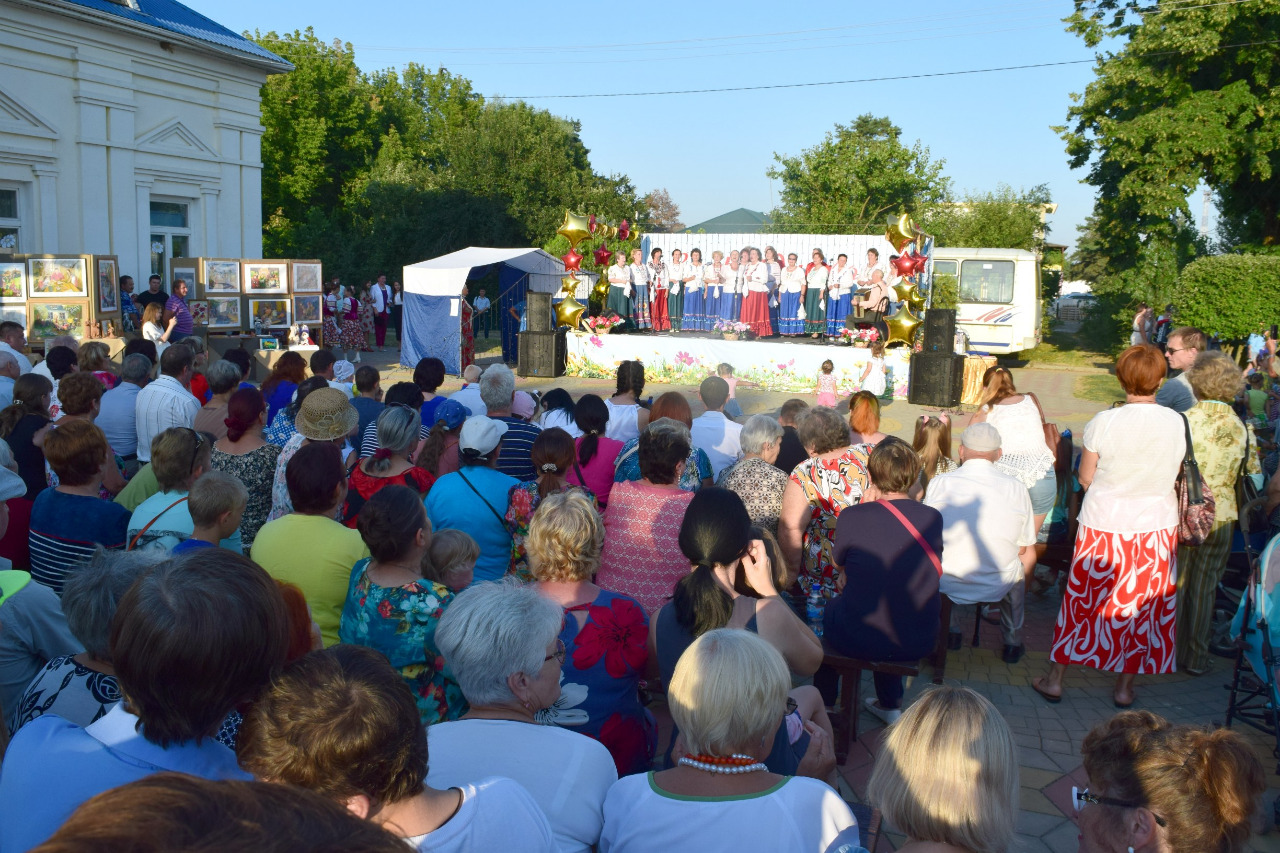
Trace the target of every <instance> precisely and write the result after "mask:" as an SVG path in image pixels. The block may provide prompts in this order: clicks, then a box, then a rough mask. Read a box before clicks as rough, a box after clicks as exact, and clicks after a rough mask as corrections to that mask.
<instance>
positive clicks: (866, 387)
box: [861, 341, 885, 397]
mask: <svg viewBox="0 0 1280 853" xmlns="http://www.w3.org/2000/svg"><path fill="white" fill-rule="evenodd" d="M861 382H862V390H863V391H870V392H871V393H872V394H875V395H876V396H877V397H883V396H884V389H885V375H884V344H882V343H881V342H880V341H873V342H872V344H871V360H870V361H868V362H867V366H866V367H864V368H863V369H862V379H861Z"/></svg>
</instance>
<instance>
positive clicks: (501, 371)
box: [480, 364, 516, 412]
mask: <svg viewBox="0 0 1280 853" xmlns="http://www.w3.org/2000/svg"><path fill="white" fill-rule="evenodd" d="M515 393H516V375H515V374H514V373H512V372H511V368H509V367H507V366H506V365H505V364H493V365H490V366H489V367H487V368H485V371H484V373H482V374H481V375H480V399H481V400H483V401H484V404H485V406H487V407H488V408H489V411H491V412H492V411H502V410H504V409H510V408H511V402H512V400H513V398H514V397H515Z"/></svg>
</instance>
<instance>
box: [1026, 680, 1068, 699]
mask: <svg viewBox="0 0 1280 853" xmlns="http://www.w3.org/2000/svg"><path fill="white" fill-rule="evenodd" d="M1042 681H1044V679H1043V678H1037V679H1035V680H1034V681H1032V682H1031V689H1032V690H1034V691H1035V692H1037V693H1039V694H1040V698H1041V699H1043V700H1044V701H1046V702H1048V703H1049V704H1050V705H1057V704H1058V703H1059V702H1061V701H1062V694H1061V693H1059V694H1058V695H1056V696H1055V695H1054V694H1052V693H1048V692H1046V691H1045V690H1043V689H1041V687H1040V683H1041V682H1042Z"/></svg>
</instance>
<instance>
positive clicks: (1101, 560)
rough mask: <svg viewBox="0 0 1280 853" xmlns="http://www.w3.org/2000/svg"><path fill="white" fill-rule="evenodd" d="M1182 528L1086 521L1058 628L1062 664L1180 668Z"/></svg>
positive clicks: (1144, 671) (1152, 670) (1057, 657)
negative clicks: (1122, 527) (1109, 526)
mask: <svg viewBox="0 0 1280 853" xmlns="http://www.w3.org/2000/svg"><path fill="white" fill-rule="evenodd" d="M1176 534H1177V530H1176V528H1169V529H1168V530H1153V531H1148V532H1145V533H1108V532H1106V531H1102V530H1094V529H1092V528H1089V527H1086V526H1084V525H1080V532H1079V533H1078V534H1077V536H1076V547H1075V555H1074V556H1073V557H1072V560H1071V574H1070V576H1069V577H1068V579H1067V588H1066V590H1065V591H1064V593H1063V597H1062V607H1061V609H1060V610H1059V611H1058V623H1057V625H1056V626H1055V628H1054V631H1053V650H1052V652H1051V654H1050V657H1051V659H1052V660H1053V661H1054V662H1055V663H1062V664H1082V665H1084V666H1091V667H1094V668H1095V669H1100V670H1105V671H1107V672H1124V673H1133V674H1139V675H1152V674H1162V673H1169V672H1173V671H1174V662H1175V659H1176V654H1175V645H1174V616H1175V612H1176V608H1175V605H1176V588H1175V584H1174V581H1175V578H1176V555H1177V538H1176Z"/></svg>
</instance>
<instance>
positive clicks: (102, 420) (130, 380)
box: [94, 352, 194, 476]
mask: <svg viewBox="0 0 1280 853" xmlns="http://www.w3.org/2000/svg"><path fill="white" fill-rule="evenodd" d="M122 368H123V369H122V370H121V372H120V378H121V379H122V380H124V381H122V382H121V383H120V384H119V385H117V386H116V387H114V388H112V389H111V390H110V391H108V392H107V393H105V394H103V395H102V402H101V403H99V404H98V406H99V409H98V417H97V418H96V419H94V423H95V424H97V425H98V428H99V429H101V430H102V434H103V435H105V436H106V437H107V444H109V445H111V449H112V450H114V451H115V452H116V453H117V454H119V455H120V458H122V459H123V460H124V464H125V473H127V474H129V475H130V476H132V474H133V472H134V471H136V470H137V469H138V461H137V460H138V393H139V392H140V391H142V389H143V388H145V387H146V385H147V382H148V381H149V380H150V379H151V359H149V358H147V357H146V356H145V355H143V354H142V353H140V352H135V353H131V354H130V355H126V356H125V357H124V362H123V364H122ZM192 399H194V397H193V398H192Z"/></svg>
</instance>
